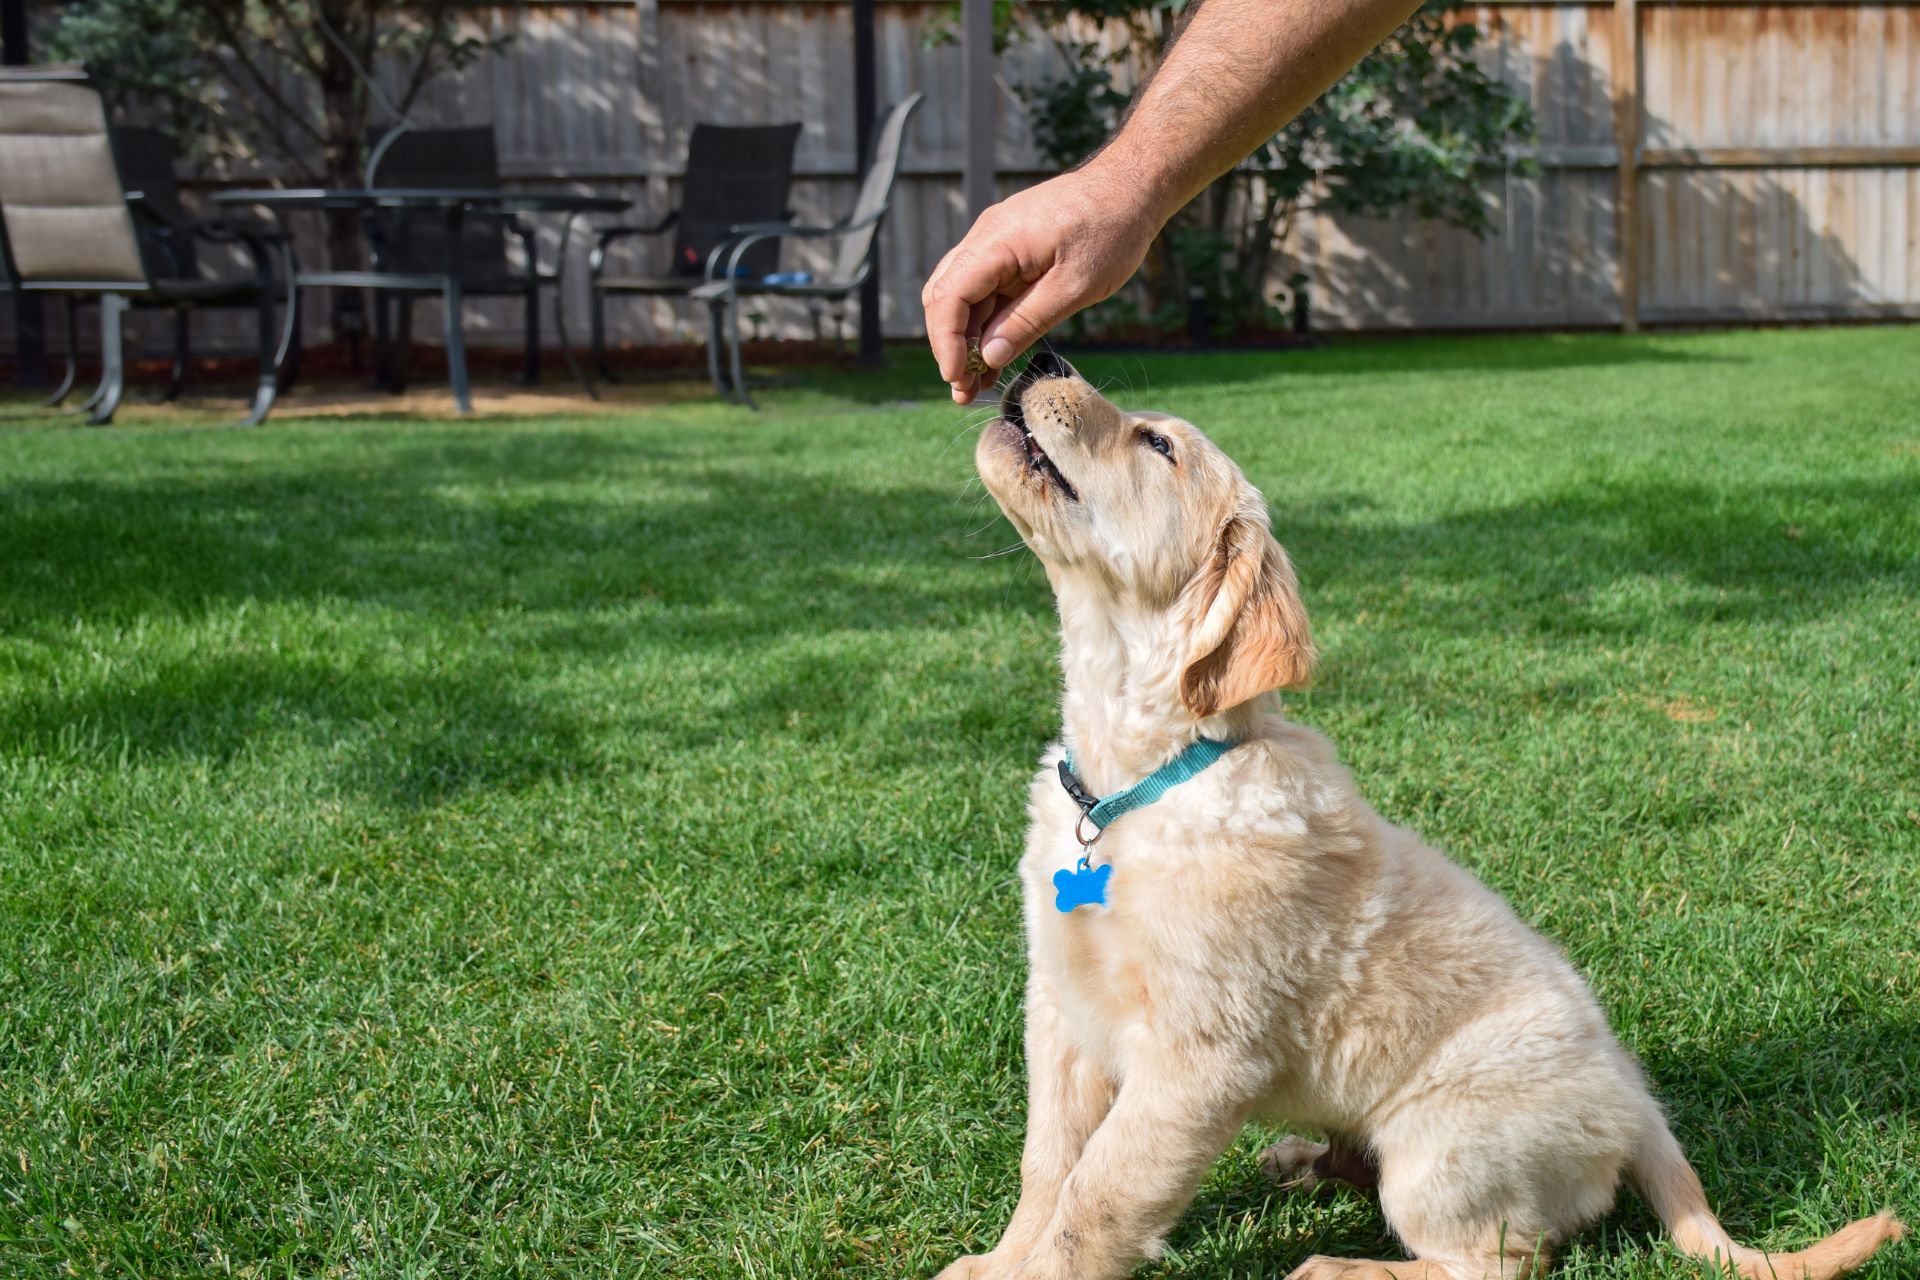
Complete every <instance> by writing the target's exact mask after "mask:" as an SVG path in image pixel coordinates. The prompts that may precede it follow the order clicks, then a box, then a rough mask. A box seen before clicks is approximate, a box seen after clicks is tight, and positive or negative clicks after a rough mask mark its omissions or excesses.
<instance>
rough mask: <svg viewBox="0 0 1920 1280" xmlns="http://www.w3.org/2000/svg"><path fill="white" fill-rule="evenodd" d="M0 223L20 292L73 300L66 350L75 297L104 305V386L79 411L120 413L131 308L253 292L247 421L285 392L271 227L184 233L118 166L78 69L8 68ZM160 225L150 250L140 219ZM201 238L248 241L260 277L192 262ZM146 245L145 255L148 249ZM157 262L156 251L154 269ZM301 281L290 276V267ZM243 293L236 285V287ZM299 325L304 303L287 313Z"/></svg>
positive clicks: (1, 129)
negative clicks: (280, 381) (211, 270)
mask: <svg viewBox="0 0 1920 1280" xmlns="http://www.w3.org/2000/svg"><path fill="white" fill-rule="evenodd" d="M0 175H3V178H0V226H4V229H5V245H4V247H5V252H6V254H7V257H8V263H7V265H8V273H9V274H10V275H11V276H12V277H13V279H14V281H15V282H16V287H18V288H21V289H25V290H31V291H34V292H38V293H49V294H58V295H63V296H65V297H66V298H67V299H68V301H69V307H68V312H67V336H68V350H69V352H71V351H72V349H73V345H74V344H73V338H74V333H75V329H76V327H77V326H76V325H75V323H74V309H73V303H75V302H77V301H79V300H81V299H88V298H97V299H98V300H99V303H100V358H101V374H100V385H99V386H98V387H97V388H96V389H95V391H94V393H93V394H92V395H91V396H90V397H89V398H88V399H87V401H86V403H85V404H84V405H82V406H81V408H80V410H79V411H80V412H89V413H90V421H92V422H94V423H96V424H100V423H105V422H108V421H110V420H111V419H112V417H113V414H114V411H115V410H116V409H118V408H119V405H120V400H121V398H122V396H123V395H124V393H125V391H126V359H125V352H124V344H123V340H122V326H123V322H124V320H125V317H126V313H127V311H128V309H129V308H131V307H135V306H138V307H165V308H169V309H176V310H177V309H178V308H181V307H197V306H209V305H233V304H234V302H235V301H237V300H242V299H243V298H244V297H250V298H251V301H252V303H253V305H254V307H255V308H256V312H257V322H258V325H259V353H260V375H259V383H258V385H257V387H256V388H255V391H254V396H253V402H252V405H251V407H250V409H249V411H248V414H247V417H246V418H245V420H244V421H245V422H246V423H247V424H248V425H252V424H255V423H258V422H260V421H261V420H263V419H264V418H265V417H266V416H267V413H268V412H269V411H270V410H271V409H272V408H273V400H274V396H275V394H276V389H277V372H276V366H277V363H278V351H279V350H282V349H284V346H285V343H284V342H282V343H279V344H276V341H275V338H276V326H275V323H274V320H275V304H276V291H275V273H274V259H275V256H276V248H277V247H278V246H276V245H275V243H274V241H273V239H271V238H270V237H271V233H263V232H260V231H258V230H256V229H254V228H252V227H249V226H247V225H246V224H244V223H237V222H233V221H230V220H223V219H204V220H198V221H193V222H191V223H189V224H188V225H187V226H185V227H183V228H181V229H179V230H177V231H176V230H174V229H171V228H166V229H164V230H162V228H163V226H164V219H161V218H159V217H158V215H156V214H154V213H152V212H151V211H149V210H148V209H147V208H146V207H145V205H146V201H145V198H144V196H143V193H142V192H140V191H138V190H133V191H129V190H128V189H127V187H126V185H125V183H124V182H123V181H122V178H121V174H120V171H119V166H118V165H117V163H116V161H115V155H114V147H113V141H112V137H111V135H110V133H109V130H108V126H107V112H106V106H105V104H104V103H103V102H102V101H101V99H100V95H99V93H98V92H97V91H96V90H95V89H94V88H93V85H92V84H91V83H90V82H89V81H88V79H87V73H86V69H85V68H84V67H79V66H42V67H8V68H5V69H4V71H0ZM140 222H145V223H147V224H148V226H149V228H150V229H152V230H153V231H154V234H153V236H152V237H151V238H150V240H149V241H148V242H147V245H145V246H143V242H142V240H141V237H140V235H139V232H138V223H140ZM195 239H199V240H205V241H211V242H215V243H222V244H239V245H241V246H243V247H244V248H245V249H246V251H247V253H248V255H249V257H250V258H251V260H252V266H253V280H252V282H251V283H250V284H246V285H242V284H238V283H236V282H234V281H228V280H214V279H209V278H207V277H205V276H201V275H198V274H196V273H195V272H193V271H191V270H189V269H188V267H190V266H191V265H193V263H192V260H191V259H190V258H185V257H183V256H182V246H183V244H184V245H190V244H191V242H192V241H193V240H195ZM143 247H144V248H146V249H147V252H146V253H145V254H143ZM150 258H156V259H158V260H159V261H156V262H154V263H153V264H152V266H153V268H160V269H152V268H150V265H149V263H150ZM287 276H288V279H289V280H290V279H291V271H289V272H288V273H287ZM237 290H238V291H240V292H236V291H237ZM287 319H288V325H289V329H290V327H291V324H292V322H293V320H294V319H295V316H294V309H293V306H292V304H291V299H290V300H289V305H288V308H287Z"/></svg>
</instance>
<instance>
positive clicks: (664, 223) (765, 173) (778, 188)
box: [588, 122, 800, 382]
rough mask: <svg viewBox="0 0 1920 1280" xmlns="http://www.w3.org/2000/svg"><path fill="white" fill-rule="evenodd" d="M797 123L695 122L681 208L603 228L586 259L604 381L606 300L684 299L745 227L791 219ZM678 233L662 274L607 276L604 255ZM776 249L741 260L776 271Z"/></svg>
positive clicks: (596, 357) (597, 360)
mask: <svg viewBox="0 0 1920 1280" xmlns="http://www.w3.org/2000/svg"><path fill="white" fill-rule="evenodd" d="M799 138H800V125H799V124H798V123H797V122H795V123H792V124H772V125H747V126H735V125H717V124H696V125H695V126H694V127H693V134H692V136H691V137H689V138H688V140H687V172H686V179H685V182H684V183H683V184H682V188H681V197H680V207H679V208H678V209H675V210H673V211H672V212H670V213H668V214H667V215H666V217H664V218H662V219H661V220H660V221H658V222H656V223H654V224H653V225H652V226H645V227H642V226H616V227H604V228H602V229H601V231H600V238H599V240H598V241H597V242H596V243H595V244H594V247H593V253H592V255H591V257H590V258H589V259H588V265H589V267H590V270H591V274H590V288H591V292H590V301H591V304H592V306H591V318H592V325H593V363H594V368H595V369H597V370H598V371H599V373H600V376H601V377H603V378H605V379H607V381H609V382H613V381H616V379H615V378H614V376H613V370H612V369H611V368H610V367H609V366H608V364H607V295H608V294H621V295H624V296H627V297H679V298H684V297H687V296H688V295H690V294H691V293H692V292H693V291H694V290H695V289H697V288H699V287H700V286H701V284H703V283H704V282H705V281H706V279H707V260H708V259H709V258H710V257H711V256H712V255H713V254H714V252H715V251H716V250H718V249H719V248H720V247H721V246H722V245H724V244H726V243H728V242H729V241H730V240H731V239H732V238H733V234H734V229H735V228H736V227H737V226H739V225H740V224H742V223H762V222H774V221H779V220H781V219H785V218H790V217H791V216H792V211H791V210H790V209H788V208H787V195H788V193H789V192H790V191H791V190H792V188H793V149H794V145H795V144H796V143H797V142H798V141H799ZM669 230H671V231H672V232H673V247H672V250H671V258H670V261H669V264H668V267H667V270H666V271H665V272H664V273H657V274H652V275H645V274H620V273H617V272H608V271H607V269H606V266H607V249H608V247H609V246H611V245H613V244H614V243H616V242H617V241H620V240H623V239H627V238H629V237H632V236H657V235H664V234H665V233H666V232H668V231H669ZM779 253H780V246H779V245H778V243H768V244H762V245H760V246H759V247H758V248H756V249H754V250H753V251H752V252H751V253H750V254H749V256H747V257H746V258H745V259H743V260H742V265H743V267H744V268H745V269H746V270H749V271H753V272H754V273H756V274H758V275H766V274H768V273H770V272H772V271H773V270H774V269H775V268H776V267H777V266H778V265H779Z"/></svg>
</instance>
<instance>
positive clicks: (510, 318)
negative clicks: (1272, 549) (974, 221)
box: [206, 0, 1920, 342]
mask: <svg viewBox="0 0 1920 1280" xmlns="http://www.w3.org/2000/svg"><path fill="white" fill-rule="evenodd" d="M945 11H946V6H944V5H943V4H940V3H926V2H925V0H881V4H880V7H879V16H878V20H877V21H878V30H877V39H878V47H879V53H880V86H879V88H880V98H881V101H882V102H883V103H884V102H888V101H892V100H894V99H897V98H899V97H900V96H902V95H904V94H906V93H909V92H912V91H914V90H922V91H924V92H925V93H926V94H927V104H926V106H925V107H924V108H923V109H922V110H921V111H920V112H919V114H918V116H917V118H916V119H915V121H914V123H913V127H912V130H911V133H910V136H909V139H908V143H907V147H906V153H905V166H904V174H903V177H902V180H901V183H900V186H899V188H898V192H897V198H896V204H895V210H894V214H893V217H892V219H891V221H890V222H889V224H888V225H887V228H886V230H885V233H884V236H883V239H882V255H883V257H882V263H883V271H884V278H885V282H886V296H885V303H884V307H883V319H884V323H885V328H886V331H887V332H888V333H889V334H891V335H895V336H906V335H911V334H915V333H918V332H919V329H920V316H919V308H918V297H919V289H920V284H921V282H922V281H923V280H924V279H925V277H926V273H927V272H928V270H929V269H930V268H931V267H932V266H933V264H934V263H935V261H936V260H937V259H938V258H939V256H940V254H941V253H943V252H944V251H945V250H946V248H947V247H948V246H949V245H951V244H952V243H953V242H954V241H955V240H956V239H957V238H958V237H959V236H960V235H961V233H962V232H963V231H964V229H965V223H966V218H965V213H964V209H963V204H962V194H961V187H960V168H961V157H962V142H963V139H962V136H961V128H962V111H961V66H960V54H959V50H958V48H957V46H955V45H947V46H944V47H929V46H928V45H927V44H926V42H925V41H924V39H923V37H924V36H925V34H926V32H927V31H928V28H929V26H930V25H931V24H932V23H934V22H936V21H939V20H940V19H941V16H942V14H943V13H944V12H945ZM470 14H471V18H470V20H471V21H472V22H474V23H475V24H476V25H479V26H481V27H484V28H485V29H486V30H487V31H489V32H491V33H493V34H495V35H503V36H508V37H510V39H509V40H508V42H507V43H506V44H505V45H504V47H503V48H502V49H501V50H500V52H498V53H497V54H495V55H493V56H490V57H488V58H486V59H483V60H481V61H480V62H478V63H476V64H475V65H473V66H471V67H469V68H468V69H467V70H465V71H464V72H462V73H461V74H459V75H457V76H451V77H448V78H446V79H445V80H443V81H441V82H439V83H438V84H436V85H435V86H433V87H432V88H431V89H430V90H429V91H428V93H427V94H426V95H425V98H424V100H423V102H422V103H421V106H420V108H419V110H418V111H417V112H416V113H415V114H416V117H417V119H418V121H419V122H420V123H422V124H432V123H453V122H474V121H485V120H491V121H493V122H494V123H495V127H496V128H497V130H498V134H499V140H500V146H501V152H502V158H503V162H504V164H505V167H506V171H507V172H508V174H509V175H510V176H511V178H512V180H513V181H515V182H520V183H526V184H533V185H556V184H557V185H564V186H568V187H574V188H579V189H584V190H593V191H614V192H620V193H624V194H627V195H630V196H632V197H633V198H634V200H635V201H636V210H635V218H636V220H637V219H640V218H646V219H651V218H653V217H656V216H658V214H659V213H660V212H662V211H664V210H665V209H667V208H669V207H670V206H671V205H672V203H673V201H674V199H675V196H676V192H677V185H678V181H679V177H680V173H681V167H682V162H683V158H684V155H685V151H686V141H687V134H688V131H689V130H690V128H691V127H692V125H693V124H694V122H695V121H697V120H707V121H715V122H720V123H749V122H767V121H776V120H792V119H798V120H800V121H802V122H803V123H804V129H803V131H802V133H801V137H800V143H799V151H798V175H799V176H798V179H797V182H796V186H795V196H794V203H795V206H796V209H797V211H798V212H799V214H800V215H801V216H802V217H803V218H805V219H807V220H809V221H813V220H820V219H831V218H833V217H835V216H838V215H839V214H841V213H843V212H845V210H846V209H847V207H848V206H849V205H850V204H851V201H852V199H853V190H854V176H855V172H856V159H855V155H854V142H853V139H854V122H853V102H852V96H853V95H852V81H853V72H852V48H853V36H852V21H851V6H850V5H848V4H846V3H844V2H843V0H808V2H805V3H792V4H788V3H767V2H756V0H733V2H731V3H726V2H720V3H706V2H696V0H638V2H637V3H635V2H634V0H619V2H618V3H606V2H594V0H553V2H551V3H526V4H518V5H512V6H500V7H490V8H489V7H481V8H476V9H473V10H471V11H470ZM1462 16H1463V19H1465V20H1470V21H1473V22H1475V23H1477V24H1478V25H1479V26H1480V28H1481V29H1482V31H1483V32H1484V33H1485V40H1484V45H1483V50H1482V57H1483V59H1484V62H1485V65H1486V66H1487V67H1488V69H1489V70H1490V71H1492V72H1494V73H1496V74H1498V75H1499V76H1500V77H1501V78H1502V79H1504V80H1505V81H1506V82H1508V83H1509V84H1511V85H1513V86H1515V87H1516V89H1518V90H1519V91H1521V92H1522V93H1523V94H1524V95H1525V96H1526V97H1527V99H1528V100H1529V101H1530V102H1531V103H1532V106H1533V109H1534V113H1535V117H1536V121H1537V126H1538V143H1537V146H1536V147H1535V148H1533V154H1534V156H1535V158H1536V159H1537V160H1538V162H1539V167H1540V172H1539V173H1538V175H1537V176H1533V177H1526V178H1519V177H1515V178H1509V179H1507V180H1505V181H1503V182H1501V183H1499V184H1497V186H1496V187H1495V189H1493V190H1491V191H1490V192H1489V193H1488V195H1489V199H1490V200H1491V201H1493V203H1494V205H1495V207H1496V209H1497V219H1496V221H1497V224H1498V226H1499V231H1498V233H1497V234H1496V235H1494V236H1491V237H1489V238H1488V239H1486V240H1484V241H1482V240H1476V239H1474V238H1473V237H1471V236H1468V235H1464V234H1461V233H1458V232H1455V231H1452V230H1450V229H1447V228H1444V227H1438V226H1433V225H1422V224H1420V223H1418V222H1417V221H1414V220H1412V219H1405V218H1393V219H1385V220H1379V219H1363V218H1354V217H1344V216H1343V217H1336V216H1334V215H1333V214H1332V213H1331V212H1326V211H1319V210H1312V209H1309V210H1308V212H1307V214H1306V216H1304V217H1302V218H1301V219H1300V220H1299V225H1298V228H1297V231H1296V240H1295V243H1294V245H1293V248H1294V250H1295V251H1296V256H1295V257H1294V258H1292V259H1291V260H1290V261H1288V262H1286V263H1284V264H1282V265H1281V266H1280V267H1278V268H1277V272H1278V274H1279V275H1285V274H1286V273H1287V272H1288V271H1290V270H1292V269H1294V267H1295V265H1298V266H1300V267H1301V268H1302V269H1304V270H1305V271H1306V272H1307V273H1308V275H1309V276H1310V277H1311V279H1312V281H1313V283H1312V286H1311V287H1312V290H1313V300H1314V314H1315V318H1316V322H1317V323H1319V324H1320V325H1322V326H1325V327H1332V328H1342V329H1380V328H1398V327H1418V328H1444V327H1476V328H1493V327H1531V326H1539V327H1561V326H1624V327H1628V328H1631V327H1634V326H1636V325H1638V324H1642V323H1649V324H1651V323H1713V322H1734V321H1743V320H1803V319H1804V320H1823V319H1842V320H1845V319H1865V318H1895V317H1898V318H1920V2H1917V0H1893V2H1880V3H1824V4H1800V3H1765V2H1760V3H1755V2H1753V0H1735V2H1730V3H1729V2H1718V0H1687V2H1684V3H1648V2H1646V0H1614V2H1613V3H1561V2H1557V0H1500V2H1498V3H1487V4H1481V5H1479V6H1477V7H1470V8H1468V9H1466V10H1463V14H1462ZM1056 69H1057V68H1056V66H1055V65H1054V54H1053V53H1052V51H1051V49H1050V48H1049V46H1048V45H1047V44H1046V42H1045V41H1044V40H1036V41H1027V42H1022V43H1020V44H1018V45H1016V46H1015V48H1013V49H1012V50H1010V51H1009V53H1008V55H1007V56H1006V57H1005V58H1004V59H1003V60H1002V62H1001V65H1000V82H1001V83H1002V85H1003V86H1004V87H1005V90H1006V91H1005V92H1004V93H1003V94H1002V97H1001V101H1000V112H999V117H1000V127H999V137H998V140H997V147H996V157H997V164H998V167H999V170H1000V179H999V186H1000V190H1001V191H1002V193H1003V194H1004V193H1006V192H1008V191H1011V190H1014V189H1017V188H1019V187H1021V186H1024V185H1027V184H1029V183H1031V182H1033V181H1036V180H1038V178H1040V177H1041V176H1043V175H1044V172H1045V165H1044V164H1043V162H1042V161H1041V159H1040V157H1039V154H1038V152H1037V150H1036V149H1035V146H1034V142H1033V132H1032V129H1031V126H1030V122H1029V121H1028V120H1027V118H1026V116H1025V108H1024V106H1023V104H1022V102H1021V100H1020V98H1019V96H1018V95H1017V94H1016V93H1015V92H1013V87H1014V86H1016V85H1018V84H1020V83H1023V82H1031V81H1035V80H1039V79H1042V78H1045V77H1046V76H1048V75H1050V74H1052V73H1053V72H1054V71H1055V70H1056ZM206 185H211V184H206ZM545 234H546V237H547V247H548V252H549V253H551V252H552V250H553V248H554V246H555V244H556V242H557V237H558V232H557V229H556V228H548V229H547V231H546V233H545ZM628 252H632V253H634V254H635V255H636V256H635V257H634V258H633V259H632V260H631V262H632V265H635V266H657V265H659V259H658V257H655V258H653V259H651V260H649V258H648V257H647V256H646V255H648V254H655V255H658V254H660V253H661V252H662V251H661V249H660V248H658V247H654V248H650V249H649V248H638V249H633V250H628ZM584 256H585V245H584V240H583V238H580V237H576V239H575V241H574V259H575V260H574V261H573V262H572V263H571V264H570V268H571V271H570V276H571V278H570V284H569V287H568V290H567V294H566V299H565V305H566V306H567V307H568V309H569V311H568V314H569V316H570V317H571V319H572V323H573V325H574V331H575V333H576V335H578V334H580V333H583V332H584V329H585V324H584V318H585V296H584V287H583V280H584V275H585V272H584V265H585V264H584ZM787 265H789V266H790V267H806V266H810V265H815V266H817V265H821V264H817V263H814V262H813V261H812V259H811V258H810V256H809V253H808V252H807V250H806V248H802V249H801V250H799V251H797V252H795V253H793V255H792V256H791V257H789V258H788V259H787ZM787 307H791V308H792V309H791V311H786V310H783V309H782V308H787ZM475 314H476V317H477V318H478V323H477V324H476V325H475V326H474V332H475V334H476V340H478V341H487V340H489V338H491V339H492V340H497V341H503V342H506V341H513V340H515V339H517V337H518V329H517V321H516V318H515V315H514V312H513V309H512V308H511V307H506V306H498V307H496V306H492V305H490V304H476V307H475ZM423 320H424V321H425V323H424V324H423V326H422V328H421V330H420V331H421V332H423V333H432V332H434V331H435V328H434V324H433V322H432V320H431V319H430V318H427V317H423ZM610 320H611V323H612V328H613V332H614V336H615V338H616V339H623V340H627V341H637V342H645V341H655V340H660V339H663V338H672V337H675V336H681V335H685V336H691V335H692V334H693V331H694V317H693V316H692V315H691V314H690V312H689V311H688V310H687V309H686V308H685V307H684V305H682V306H676V305H674V304H670V303H664V302H640V301H615V302H614V303H613V304H612V310H611V313H610ZM769 323H770V325H771V326H772V328H773V329H774V330H776V331H782V332H788V333H796V334H798V333H803V332H805V331H806V330H807V319H806V316H805V313H804V312H803V311H802V310H800V308H799V307H798V305H797V304H788V303H782V304H778V306H776V307H775V308H774V311H773V314H772V315H771V316H770V317H769Z"/></svg>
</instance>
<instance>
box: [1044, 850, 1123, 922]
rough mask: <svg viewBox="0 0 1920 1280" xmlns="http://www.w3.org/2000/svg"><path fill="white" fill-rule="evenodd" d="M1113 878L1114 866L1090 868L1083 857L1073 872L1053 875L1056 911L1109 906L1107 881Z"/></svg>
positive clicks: (1061, 872) (1059, 872) (1110, 864)
mask: <svg viewBox="0 0 1920 1280" xmlns="http://www.w3.org/2000/svg"><path fill="white" fill-rule="evenodd" d="M1112 878H1113V864H1112V863H1111V862H1109V863H1108V864H1107V865H1106V866H1104V867H1089V866H1088V865H1087V860H1086V858H1085V857H1084V856H1083V857H1082V858H1081V859H1080V865H1079V866H1077V867H1075V868H1074V869H1073V870H1071V871H1056V872H1054V873H1053V888H1054V899H1053V905H1054V909H1055V910H1057V911H1072V910H1073V909H1074V908H1075V907H1103V906H1105V905H1106V904H1107V881H1109V880H1111V879H1112Z"/></svg>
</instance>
